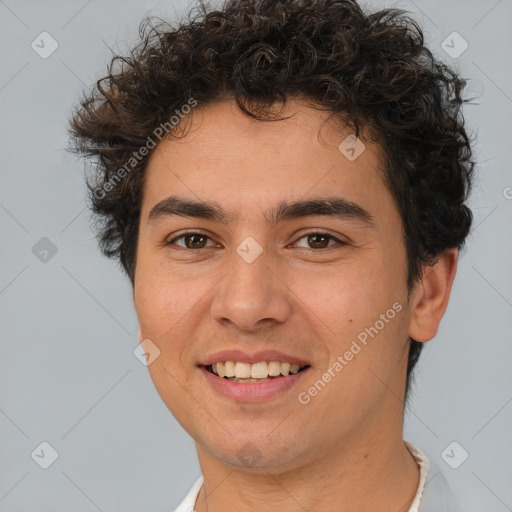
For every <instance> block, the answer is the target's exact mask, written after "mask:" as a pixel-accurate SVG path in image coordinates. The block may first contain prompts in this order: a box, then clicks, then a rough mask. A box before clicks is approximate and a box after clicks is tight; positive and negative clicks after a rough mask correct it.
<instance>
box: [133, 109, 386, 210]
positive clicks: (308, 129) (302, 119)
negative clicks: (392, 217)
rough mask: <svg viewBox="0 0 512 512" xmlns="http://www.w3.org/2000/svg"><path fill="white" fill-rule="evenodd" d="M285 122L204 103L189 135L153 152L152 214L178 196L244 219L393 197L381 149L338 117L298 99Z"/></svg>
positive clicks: (149, 175) (189, 121)
mask: <svg viewBox="0 0 512 512" xmlns="http://www.w3.org/2000/svg"><path fill="white" fill-rule="evenodd" d="M279 117H280V118H282V117H284V118H285V119H280V120H277V121H259V120H255V119H252V118H251V117H249V116H248V115H247V114H245V113H244V112H242V111H241V110H240V108H239V107H238V106H237V105H236V103H235V102H234V101H232V100H226V101H222V102H219V103H216V104H213V105H208V106H205V107H201V106H200V105H198V106H197V107H196V108H195V109H194V110H193V111H192V113H191V114H190V115H188V116H187V117H186V118H185V119H184V120H183V121H182V123H183V124H182V125H181V126H178V133H179V131H180V129H183V131H184V133H185V134H186V135H185V136H182V135H181V134H180V138H178V139H172V138H169V139H164V140H163V141H161V142H160V143H159V144H158V146H157V147H156V148H155V150H153V153H152V154H151V157H150V159H149V162H148V165H147V168H146V176H145V191H144V204H143V209H144V210H145V214H146V216H147V215H149V211H150V209H151V207H152V206H153V205H154V204H156V203H157V202H159V201H161V200H162V199H163V198H164V197H167V196H169V195H171V194H172V195H180V196H187V197H189V198H190V199H202V200H206V199H211V200H214V201H216V202H218V203H220V204H221V205H223V207H224V208H225V209H226V210H232V211H233V212H235V210H236V213H239V212H240V210H241V209H242V210H244V209H248V210H249V209H251V208H253V209H254V208H258V209H259V210H261V209H262V207H263V205H265V206H269V205H270V204H274V205H277V204H278V203H280V202H282V201H283V200H287V201H293V200H298V199H304V198H306V197H308V196H316V197H318V196H325V195H334V192H335V191H336V195H340V193H341V194H342V195H343V196H344V197H346V198H347V199H349V200H352V201H354V202H355V201H356V200H358V201H361V200H362V199H364V201H365V202H366V203H370V202H372V201H373V202H374V203H376V204H377V203H379V201H382V200H383V196H384V199H386V198H385V196H386V195H387V196H389V193H388V192H387V189H386V187H385V186H384V183H383V180H382V167H383V158H382V152H381V150H380V147H379V146H378V145H377V144H375V143H370V142H368V141H366V140H365V139H358V140H355V141H354V137H355V135H354V134H353V131H352V130H351V129H350V128H347V127H345V126H343V125H342V124H341V123H340V122H339V121H337V120H336V118H333V117H332V116H331V114H330V113H327V112H321V111H318V110H314V109H312V108H309V107H307V106H305V105H304V104H302V103H299V102H297V101H293V100H291V101H289V102H287V105H286V108H285V109H283V110H282V111H281V112H279ZM363 141H364V142H363ZM352 148H353V149H354V151H352V152H351V149H352ZM354 155H355V158H354ZM372 196H373V199H372ZM387 199H388V200H389V199H390V198H389V197H387ZM230 207H231V208H230ZM267 209H268V208H265V210H267ZM143 214H144V213H143Z"/></svg>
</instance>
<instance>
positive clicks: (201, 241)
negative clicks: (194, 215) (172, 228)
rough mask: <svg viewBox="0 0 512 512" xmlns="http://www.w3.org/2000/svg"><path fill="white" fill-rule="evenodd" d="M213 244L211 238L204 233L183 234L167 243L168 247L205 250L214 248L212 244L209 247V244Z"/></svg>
mask: <svg viewBox="0 0 512 512" xmlns="http://www.w3.org/2000/svg"><path fill="white" fill-rule="evenodd" d="M209 241H210V242H212V241H211V240H210V237H209V236H206V235H205V234H203V233H195V232H193V231H192V232H189V233H183V234H181V235H180V236H177V237H176V238H173V239H172V240H169V241H168V242H166V245H177V246H178V247H182V248H183V249H191V250H194V249H204V248H206V247H212V244H210V246H208V245H207V244H208V242H209ZM214 245H215V244H214Z"/></svg>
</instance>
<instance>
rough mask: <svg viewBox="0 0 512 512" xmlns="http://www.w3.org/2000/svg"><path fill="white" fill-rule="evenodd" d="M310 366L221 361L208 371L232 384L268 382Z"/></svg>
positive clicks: (271, 362) (273, 362)
mask: <svg viewBox="0 0 512 512" xmlns="http://www.w3.org/2000/svg"><path fill="white" fill-rule="evenodd" d="M307 366H308V365H304V366H299V365H298V364H291V363H287V362H280V361H268V362H266V361H261V362H258V363H253V364H251V363H244V362H240V361H219V362H217V363H213V364H209V365H208V366H206V369H207V370H208V371H209V372H210V373H213V374H214V375H218V376H219V377H222V378H224V379H227V380H229V381H231V382H246V383H254V382H267V381H269V380H273V379H279V378H281V377H287V376H288V375H296V374H297V373H299V372H301V371H303V370H304V369H306V368H307Z"/></svg>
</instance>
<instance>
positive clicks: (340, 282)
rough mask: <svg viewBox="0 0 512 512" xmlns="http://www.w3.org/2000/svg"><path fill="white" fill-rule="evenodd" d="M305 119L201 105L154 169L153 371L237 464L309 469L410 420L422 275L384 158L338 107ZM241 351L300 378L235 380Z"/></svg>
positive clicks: (148, 205)
mask: <svg viewBox="0 0 512 512" xmlns="http://www.w3.org/2000/svg"><path fill="white" fill-rule="evenodd" d="M288 115H293V116H292V117H291V118H289V119H287V120H283V121H276V122H259V121H256V120H253V119H251V118H249V117H248V116H247V115H245V114H243V113H242V112H241V111H240V110H239V109H238V107H237V106H236V104H235V103H234V102H231V101H223V102H221V103H218V104H216V105H214V106H208V107H205V108H200V106H198V107H197V108H196V109H195V110H194V111H193V113H192V114H191V117H190V118H189V119H188V121H189V124H188V128H189V129H188V131H187V135H186V136H185V137H184V138H182V139H180V140H164V141H163V142H161V143H160V144H159V145H158V146H157V147H156V148H155V150H154V152H153V153H152V156H151V158H150V161H149V163H148V167H147V171H146V181H145V188H144V192H143V203H142V209H141V220H140V229H139V239H138V248H137V268H136V273H135V281H134V302H135V308H136V312H137V316H138V320H139V325H140V329H141V339H145V340H146V339H149V340H151V344H152V345H150V346H152V347H154V346H156V347H157V348H158V350H159V351H160V354H159V356H158V357H157V358H156V359H155V360H154V362H152V363H151V364H150V365H149V371H150V374H151V377H152V380H153V382H154V384H155V386H156V389H157V390H158V392H159V394H160V396H161V397H162V399H163V401H164V402H165V404H166V405H167V407H168V408H169V410H170V411H171V412H172V414H173V415H174V416H175V417H176V419H177V420H178V421H179V423H180V424H181V425H182V426H183V427H184V429H185V430H186V431H187V432H188V433H189V434H190V435H191V436H192V437H193V438H194V440H195V441H196V446H197V447H198V452H199V453H200V456H202V457H204V458H206V457H210V458H211V459H212V460H216V461H220V462H221V463H222V464H225V465H227V466H230V467H242V466H243V464H244V460H248V458H247V457H246V456H247V455H248V456H249V458H250V457H251V456H253V460H256V459H257V464H256V466H254V468H266V469H268V468H277V467H280V468H292V467H299V466H300V465H302V464H307V463H311V462H312V461H313V460H314V459H315V458H318V457H321V456H322V455H323V454H327V453H331V452H333V451H336V450H343V449H346V447H347V446H348V445H347V442H350V441H351V440H352V441H353V442H359V441H358V440H361V439H367V440H368V439H371V438H375V435H376V433H377V435H378V437H379V438H380V437H381V436H385V435H386V429H393V428H398V429H400V428H401V410H402V408H403V404H402V403H401V402H400V400H397V396H403V388H404V385H405V369H406V363H407V353H406V350H405V348H406V346H407V345H406V343H407V334H408V325H409V319H410V313H409V309H408V305H407V301H406V299H407V288H406V277H407V267H406V254H405V247H404V241H403V239H402V223H401V219H400V216H399V214H398V210H397V208H396V206H395V204H394V201H393V199H392V196H391V194H390V192H389V191H388V190H387V188H386V187H385V186H384V183H383V180H382V175H381V170H382V167H383V159H382V155H381V152H380V150H379V147H378V146H377V145H375V144H372V143H370V142H369V141H364V144H365V148H364V151H363V152H362V153H361V154H360V155H359V156H358V157H357V158H355V159H353V156H354V155H357V153H354V154H352V152H351V151H350V148H349V150H348V151H346V148H345V146H343V145H342V146H341V149H340V148H339V146H340V144H341V143H342V142H343V141H344V140H345V139H346V138H347V137H348V136H349V135H351V133H352V132H351V131H350V130H349V129H346V128H341V127H340V126H339V125H337V124H335V122H334V121H332V120H329V121H327V122H326V120H327V118H328V114H326V113H322V112H318V111H315V110H313V109H310V108H308V107H306V106H304V105H302V104H300V103H298V102H295V101H290V102H289V103H288V104H287V107H286V110H285V111H284V113H283V116H288ZM349 140H350V139H349ZM346 144H347V143H346ZM344 148H345V149H344ZM171 196H172V197H171ZM326 201H328V202H329V203H327V202H326ZM186 202H194V203H207V204H206V205H205V204H202V205H198V204H195V205H191V204H187V203H186ZM326 205H329V207H327V206H326ZM145 343H147V342H145ZM150 352H151V350H150ZM226 361H232V362H233V363H240V364H236V365H235V367H236V371H237V375H238V376H248V375H249V373H250V372H254V373H252V375H253V376H255V377H257V376H261V375H265V376H266V375H267V372H268V371H269V369H271V370H272V372H271V373H274V372H275V373H278V372H280V371H281V370H282V371H283V373H286V370H287V364H286V363H291V364H292V366H291V369H292V371H296V370H297V366H296V365H299V367H300V369H301V371H299V372H298V373H296V374H294V375H288V376H284V375H283V376H280V377H277V376H276V375H271V378H268V377H267V379H268V380H265V381H263V382H260V381H257V382H245V381H243V382H236V381H232V380H228V379H226V378H225V377H221V376H219V375H215V374H214V373H212V371H213V370H214V369H216V370H217V372H220V373H221V374H222V372H223V371H224V372H225V371H228V372H229V371H230V370H232V367H233V364H232V363H226V365H222V364H221V365H220V367H219V366H216V364H215V363H217V362H221V363H222V362H226ZM270 362H273V363H270ZM249 363H270V364H266V365H263V364H253V365H249ZM277 363H284V364H281V365H277ZM210 364H213V366H209V365H210ZM294 365H295V366H294ZM219 368H221V369H219ZM222 368H223V369H222ZM302 368H304V369H302ZM276 369H277V370H276ZM239 372H241V373H239ZM244 372H249V373H244ZM258 372H261V373H258ZM248 443H250V444H248ZM254 457H256V458H254ZM254 468H253V469H254Z"/></svg>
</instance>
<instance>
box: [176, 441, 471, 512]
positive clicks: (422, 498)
mask: <svg viewBox="0 0 512 512" xmlns="http://www.w3.org/2000/svg"><path fill="white" fill-rule="evenodd" d="M405 444H406V446H407V448H408V449H409V451H410V452H411V455H412V456H413V457H414V459H415V460H416V463H417V464H418V468H419V470H420V481H419V484H418V489H417V491H416V495H415V496H414V501H413V502H412V505H411V507H410V508H409V512H462V510H461V509H460V508H459V506H458V505H457V503H456V501H455V498H454V497H453V494H452V493H451V491H450V488H449V487H448V483H447V482H446V479H445V478H444V476H443V475H442V473H441V472H440V471H439V470H438V469H437V468H436V467H434V466H433V465H432V464H430V462H429V460H428V458H427V456H426V455H425V454H424V453H423V452H422V451H421V450H420V449H419V448H418V447H417V446H415V445H413V444H412V443H409V442H408V441H405ZM429 473H430V479H428V477H429ZM203 482H204V479H203V477H202V476H201V477H199V478H198V480H197V481H196V482H195V484H194V485H193V486H192V489H190V491H189V493H188V494H187V495H186V496H185V499H184V500H183V501H182V502H181V503H180V505H179V506H178V508H177V509H176V510H175V511H174V512H193V511H194V510H195V508H194V506H195V503H196V500H197V497H198V495H199V491H200V490H201V487H202V485H203Z"/></svg>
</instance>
